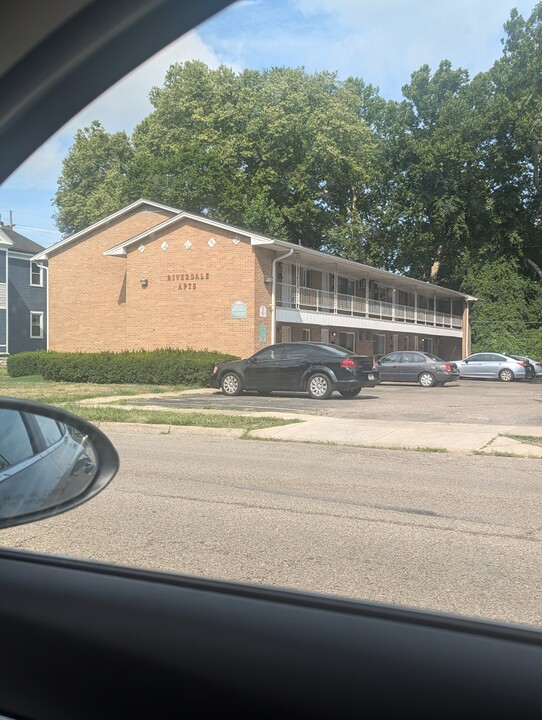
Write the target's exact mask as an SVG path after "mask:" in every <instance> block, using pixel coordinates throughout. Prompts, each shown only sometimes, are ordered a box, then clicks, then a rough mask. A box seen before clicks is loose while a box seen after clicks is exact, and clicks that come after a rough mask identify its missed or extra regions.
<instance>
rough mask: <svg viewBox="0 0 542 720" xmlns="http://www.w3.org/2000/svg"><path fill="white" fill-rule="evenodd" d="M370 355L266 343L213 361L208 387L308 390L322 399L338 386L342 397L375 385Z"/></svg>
mask: <svg viewBox="0 0 542 720" xmlns="http://www.w3.org/2000/svg"><path fill="white" fill-rule="evenodd" d="M378 382H379V376H378V371H377V370H375V369H374V368H373V361H372V358H370V357H366V356H364V355H355V354H354V353H353V352H350V350H347V349H346V348H343V347H339V346H338V345H329V344H327V343H312V342H291V343H277V344H275V345H269V346H268V347H266V348H263V350H259V351H258V352H257V353H255V354H254V355H252V356H251V357H249V358H247V359H246V360H231V361H229V362H226V363H221V364H220V365H216V366H215V368H214V370H213V376H212V379H211V387H214V388H220V389H221V390H222V392H223V393H224V395H240V394H241V393H242V392H243V391H244V390H255V391H256V392H259V393H261V394H263V395H267V394H269V393H271V392H273V391H274V390H281V391H284V390H286V391H288V390H289V391H291V392H307V393H308V394H309V395H310V397H312V398H314V399H315V400H325V399H326V398H328V397H329V396H330V395H331V393H332V392H334V391H335V390H337V391H338V392H339V393H340V394H341V395H342V396H343V397H345V398H353V397H356V395H359V393H360V391H361V388H363V387H374V386H375V385H378Z"/></svg>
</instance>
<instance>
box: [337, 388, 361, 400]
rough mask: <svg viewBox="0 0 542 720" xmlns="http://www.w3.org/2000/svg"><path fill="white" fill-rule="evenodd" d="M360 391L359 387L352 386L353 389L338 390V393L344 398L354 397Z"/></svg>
mask: <svg viewBox="0 0 542 720" xmlns="http://www.w3.org/2000/svg"><path fill="white" fill-rule="evenodd" d="M360 392H361V388H360V387H359V388H354V389H353V390H339V395H342V396H343V397H344V398H355V397H356V395H359V394H360Z"/></svg>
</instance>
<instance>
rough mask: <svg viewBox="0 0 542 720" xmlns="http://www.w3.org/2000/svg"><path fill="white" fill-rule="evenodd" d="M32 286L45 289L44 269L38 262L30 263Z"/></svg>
mask: <svg viewBox="0 0 542 720" xmlns="http://www.w3.org/2000/svg"><path fill="white" fill-rule="evenodd" d="M30 285H32V286H33V287H43V267H42V266H41V265H39V263H37V262H33V263H30Z"/></svg>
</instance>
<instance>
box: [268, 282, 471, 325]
mask: <svg viewBox="0 0 542 720" xmlns="http://www.w3.org/2000/svg"><path fill="white" fill-rule="evenodd" d="M276 293H277V306H279V307H292V308H296V309H298V310H299V309H301V310H314V311H316V312H322V313H334V314H336V315H352V316H359V317H370V318H378V319H380V320H393V321H395V322H400V323H414V324H416V325H433V326H436V327H445V328H454V329H461V327H462V318H461V316H460V315H452V314H451V313H443V312H435V311H434V310H426V309H425V308H415V307H412V306H410V305H397V304H394V303H387V302H381V301H380V300H367V299H365V298H363V297H357V296H356V295H343V294H342V293H333V292H329V291H328V290H316V289H315V288H308V287H298V286H296V285H287V284H285V283H277V286H276Z"/></svg>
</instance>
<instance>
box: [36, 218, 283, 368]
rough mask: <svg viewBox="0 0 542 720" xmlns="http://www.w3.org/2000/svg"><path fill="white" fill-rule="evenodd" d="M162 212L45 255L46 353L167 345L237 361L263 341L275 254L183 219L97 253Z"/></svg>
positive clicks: (109, 228)
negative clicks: (116, 250)
mask: <svg viewBox="0 0 542 720" xmlns="http://www.w3.org/2000/svg"><path fill="white" fill-rule="evenodd" d="M167 217H169V215H168V214H167V213H164V214H161V213H159V212H141V211H136V212H134V213H132V214H131V215H129V216H125V217H122V218H119V219H118V220H116V221H115V222H113V223H111V224H110V225H108V226H107V227H103V228H100V229H99V230H98V231H96V232H94V233H93V234H91V235H86V236H85V237H84V238H82V239H81V240H79V241H77V242H76V243H74V244H73V245H71V246H68V247H67V248H66V249H65V250H64V251H62V250H61V251H59V252H57V253H55V254H53V256H52V257H51V258H50V260H49V273H50V298H49V303H50V348H51V349H52V350H68V351H83V352H91V351H100V350H112V351H120V350H139V349H146V350H152V349H156V348H166V347H175V348H194V349H196V350H204V349H208V350H219V351H222V352H228V353H231V354H234V355H239V356H243V357H246V356H247V355H251V354H252V353H253V352H255V351H256V350H258V349H260V348H261V347H264V346H265V345H268V344H269V343H270V341H271V284H270V283H266V282H265V276H270V275H271V262H272V259H273V257H274V255H273V253H272V252H271V251H269V250H268V249H265V248H253V247H252V246H251V244H250V239H249V238H248V237H247V236H243V235H236V234H234V233H233V232H226V231H223V230H218V229H216V228H213V227H211V226H209V225H207V224H204V223H199V222H196V221H192V220H187V219H183V220H181V221H179V223H175V224H174V225H172V226H170V227H169V228H166V229H164V230H162V231H160V232H156V233H153V234H152V235H150V236H148V237H146V238H145V239H144V240H142V241H141V243H137V244H136V245H134V246H132V247H130V248H128V250H127V255H126V256H104V255H103V252H104V250H108V249H109V248H111V247H113V246H115V245H117V244H119V243H121V242H122V241H124V240H127V239H130V238H131V237H134V236H135V235H137V234H139V233H141V232H143V231H145V230H147V229H149V228H151V227H153V226H155V225H157V224H159V223H160V222H162V221H163V220H164V219H165V218H167ZM234 239H236V240H238V242H234ZM210 240H212V242H209V241H210ZM187 242H189V243H190V247H189V248H187V247H186V243H187ZM142 246H144V250H143V251H142V252H141V251H140V248H141V247H142ZM142 280H146V282H147V286H146V287H142V284H141V281H142ZM234 303H242V304H243V306H237V311H239V309H240V307H241V308H242V307H244V306H246V317H234V315H235V314H242V313H239V312H237V313H236V312H234V310H233V309H232V306H233V305H234Z"/></svg>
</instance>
